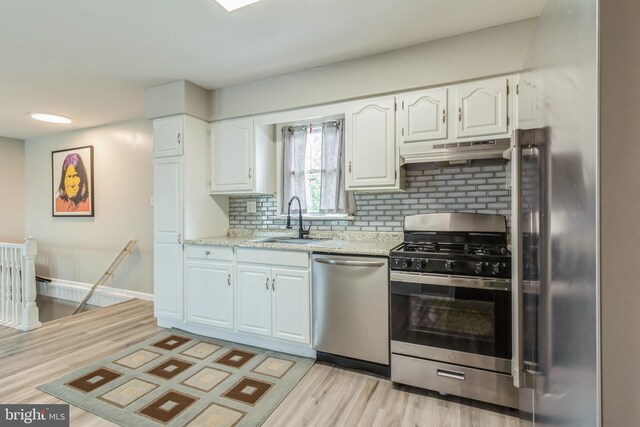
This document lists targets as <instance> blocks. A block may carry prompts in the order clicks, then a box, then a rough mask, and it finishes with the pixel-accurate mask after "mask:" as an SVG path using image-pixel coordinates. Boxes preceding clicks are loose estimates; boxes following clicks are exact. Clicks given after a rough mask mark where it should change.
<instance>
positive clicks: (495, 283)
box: [390, 271, 511, 291]
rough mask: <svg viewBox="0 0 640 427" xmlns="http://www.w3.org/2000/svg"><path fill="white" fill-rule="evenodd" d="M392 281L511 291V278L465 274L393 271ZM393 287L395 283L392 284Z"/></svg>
mask: <svg viewBox="0 0 640 427" xmlns="http://www.w3.org/2000/svg"><path fill="white" fill-rule="evenodd" d="M390 278H391V282H403V283H418V284H423V285H435V286H450V287H454V288H455V287H458V288H474V289H487V290H493V291H510V290H511V280H509V279H489V278H483V277H482V278H477V279H476V278H470V277H464V276H447V275H443V274H424V273H423V274H420V273H417V274H416V273H400V272H396V271H392V272H391V275H390ZM391 286H392V287H393V284H392V285H391Z"/></svg>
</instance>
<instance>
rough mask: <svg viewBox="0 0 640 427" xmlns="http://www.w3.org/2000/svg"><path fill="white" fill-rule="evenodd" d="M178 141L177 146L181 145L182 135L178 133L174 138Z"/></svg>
mask: <svg viewBox="0 0 640 427" xmlns="http://www.w3.org/2000/svg"><path fill="white" fill-rule="evenodd" d="M176 139H177V140H178V144H181V143H182V133H180V132H178V136H177V138H176Z"/></svg>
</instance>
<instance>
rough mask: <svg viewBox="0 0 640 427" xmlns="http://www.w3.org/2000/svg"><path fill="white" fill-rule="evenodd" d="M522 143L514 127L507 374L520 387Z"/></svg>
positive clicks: (522, 356)
mask: <svg viewBox="0 0 640 427" xmlns="http://www.w3.org/2000/svg"><path fill="white" fill-rule="evenodd" d="M521 174H522V145H521V144H520V138H519V136H518V130H514V131H513V134H512V138H511V180H512V183H511V204H512V206H513V207H512V212H513V216H512V218H511V236H512V237H511V245H512V248H511V249H512V254H511V276H512V280H513V283H512V290H513V292H512V293H511V305H512V309H511V322H512V323H511V324H512V325H513V326H512V329H511V335H512V337H511V345H512V349H511V350H512V359H511V374H512V375H513V385H514V386H515V387H518V388H522V387H524V381H523V379H524V378H523V368H524V348H523V344H524V343H523V340H522V338H523V333H524V322H523V321H524V316H523V311H522V310H523V306H522V305H523V301H522V197H521V194H522V182H521Z"/></svg>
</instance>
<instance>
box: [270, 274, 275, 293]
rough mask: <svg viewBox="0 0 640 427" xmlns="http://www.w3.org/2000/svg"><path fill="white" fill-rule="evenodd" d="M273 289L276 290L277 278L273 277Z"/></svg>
mask: <svg viewBox="0 0 640 427" xmlns="http://www.w3.org/2000/svg"><path fill="white" fill-rule="evenodd" d="M271 289H273V290H274V291H275V290H276V278H275V277H274V278H273V279H271Z"/></svg>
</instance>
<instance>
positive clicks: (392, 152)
mask: <svg viewBox="0 0 640 427" xmlns="http://www.w3.org/2000/svg"><path fill="white" fill-rule="evenodd" d="M395 109H396V102H395V97H393V96H388V97H384V98H374V99H367V100H364V101H357V102H350V103H348V104H347V114H346V120H345V122H346V123H345V166H346V169H347V175H346V178H347V179H346V186H347V189H348V190H359V189H367V190H373V189H389V188H394V187H397V172H396V171H397V167H398V156H397V155H396V145H395Z"/></svg>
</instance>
